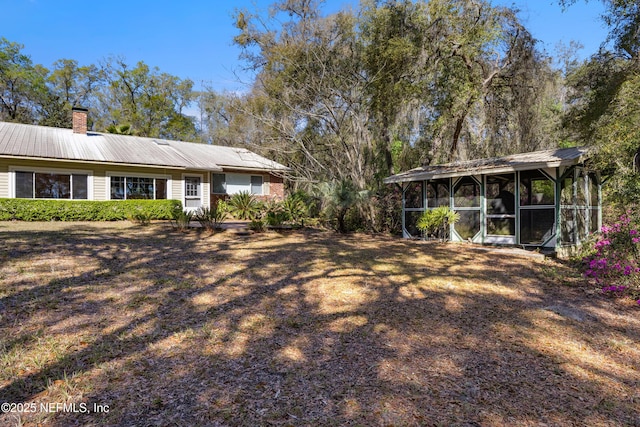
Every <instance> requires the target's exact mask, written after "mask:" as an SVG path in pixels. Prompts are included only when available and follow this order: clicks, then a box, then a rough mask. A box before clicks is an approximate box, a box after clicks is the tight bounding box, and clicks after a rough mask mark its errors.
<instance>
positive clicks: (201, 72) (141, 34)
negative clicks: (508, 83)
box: [0, 0, 607, 92]
mask: <svg viewBox="0 0 640 427" xmlns="http://www.w3.org/2000/svg"><path fill="white" fill-rule="evenodd" d="M272 2H273V1H272V0H226V1H220V0H182V1H180V2H176V1H165V0H129V1H123V0H88V1H87V0H82V1H80V0H58V1H54V0H0V11H2V15H3V16H2V19H1V20H0V37H4V38H6V39H7V40H9V41H12V42H17V43H20V44H22V45H24V50H23V53H26V54H27V55H29V56H30V57H31V60H32V61H33V63H34V64H42V65H44V66H45V67H51V65H52V64H53V62H55V61H56V60H58V59H75V60H77V61H78V63H79V64H80V65H89V64H98V63H99V62H100V61H101V60H103V59H105V58H107V57H109V56H120V57H124V58H125V62H126V63H127V64H130V65H131V66H134V65H135V63H137V62H138V61H144V62H145V63H146V64H147V65H149V66H152V67H158V68H159V69H160V71H161V72H165V73H169V74H172V75H174V76H177V77H179V78H181V79H186V78H189V79H191V80H192V81H194V83H195V87H196V89H198V88H200V87H202V86H204V85H206V86H208V87H213V88H214V89H215V90H217V91H221V92H222V91H242V90H243V89H244V88H246V86H245V84H246V83H250V81H249V80H250V77H248V76H247V75H246V74H245V76H244V77H242V78H241V81H239V80H238V77H237V75H242V73H241V68H242V66H243V63H242V62H241V61H240V60H239V59H238V56H239V53H240V50H239V49H238V48H237V47H235V46H233V37H234V36H235V35H236V34H237V30H236V29H235V28H234V26H233V19H232V14H233V12H234V10H236V9H237V8H247V9H249V10H255V9H256V7H258V8H260V9H262V10H266V8H267V6H268V5H269V4H271V3H272ZM357 3H358V2H357V0H351V1H349V0H326V1H325V3H324V5H323V7H322V10H323V12H325V13H333V12H336V11H338V10H340V9H343V8H348V7H352V8H355V5H357ZM492 3H493V4H494V5H504V6H515V7H516V8H518V9H520V12H519V15H518V16H519V17H520V19H521V21H522V22H523V24H524V25H525V27H527V28H528V29H529V31H530V32H531V33H532V34H533V36H534V37H535V38H536V39H538V40H539V43H540V45H539V46H540V47H541V48H542V49H544V50H546V51H547V52H548V53H549V54H550V55H552V56H555V51H556V45H557V44H558V42H561V43H564V44H565V45H568V44H569V42H570V41H571V40H574V41H577V42H579V43H581V44H582V45H583V46H584V49H582V50H581V51H580V53H579V55H580V57H581V58H586V57H588V56H589V55H591V54H592V53H595V52H596V51H597V50H598V47H599V46H600V44H601V43H602V42H603V41H604V40H605V38H606V35H607V30H606V28H605V27H604V24H602V22H601V21H600V20H599V16H600V14H601V13H602V4H601V2H600V1H599V0H590V1H588V2H585V1H584V0H579V1H578V2H577V3H576V4H575V5H573V6H571V7H570V8H568V9H567V10H566V11H563V10H562V8H561V6H559V5H558V4H557V0H492Z"/></svg>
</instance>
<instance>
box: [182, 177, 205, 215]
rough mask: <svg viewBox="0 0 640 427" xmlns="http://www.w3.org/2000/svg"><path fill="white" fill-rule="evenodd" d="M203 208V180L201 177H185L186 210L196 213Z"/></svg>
mask: <svg viewBox="0 0 640 427" xmlns="http://www.w3.org/2000/svg"><path fill="white" fill-rule="evenodd" d="M200 206H202V178H201V177H199V176H185V177H184V208H185V209H186V210H188V211H195V210H197V209H198V208H199V207H200Z"/></svg>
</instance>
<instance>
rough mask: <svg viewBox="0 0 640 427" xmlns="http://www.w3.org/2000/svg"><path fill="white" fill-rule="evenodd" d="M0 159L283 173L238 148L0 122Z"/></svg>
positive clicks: (268, 162)
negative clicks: (4, 157)
mask: <svg viewBox="0 0 640 427" xmlns="http://www.w3.org/2000/svg"><path fill="white" fill-rule="evenodd" d="M0 156H11V157H22V158H40V159H54V160H70V161H85V162H99V163H117V164H127V165H137V166H157V167H167V168H177V169H197V170H207V171H221V170H223V169H227V168H228V169H250V170H256V171H286V170H288V168H287V167H286V166H283V165H281V164H279V163H276V162H274V161H272V160H269V159H267V158H265V157H262V156H259V155H257V154H255V153H253V152H251V151H249V150H247V149H244V148H233V147H222V146H217V145H208V144H198V143H193V142H183V141H171V140H166V139H158V138H142V137H137V136H128V135H116V134H108V133H99V132H87V133H86V134H81V133H73V131H72V130H71V129H62V128H53V127H45V126H35V125H25V124H19V123H7V122H0Z"/></svg>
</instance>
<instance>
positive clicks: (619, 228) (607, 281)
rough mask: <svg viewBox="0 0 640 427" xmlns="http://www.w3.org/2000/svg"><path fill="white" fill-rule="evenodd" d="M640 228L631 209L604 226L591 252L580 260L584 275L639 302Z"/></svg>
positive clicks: (614, 293) (613, 291) (611, 291)
mask: <svg viewBox="0 0 640 427" xmlns="http://www.w3.org/2000/svg"><path fill="white" fill-rule="evenodd" d="M639 255H640V231H639V227H638V224H637V222H635V221H633V219H632V218H631V215H630V212H629V213H627V214H624V215H622V216H621V217H620V218H619V220H618V222H616V223H615V224H613V225H611V226H603V227H602V229H601V230H600V235H599V236H598V238H597V240H596V241H595V244H594V246H593V252H592V253H591V255H589V256H587V257H585V258H584V259H583V265H584V267H585V271H584V275H585V276H586V277H587V278H589V279H592V280H593V281H594V282H595V283H596V285H598V286H600V287H601V288H602V292H603V293H607V294H611V295H630V296H631V297H633V298H634V299H636V300H637V301H638V304H640V263H639V262H638V256H639Z"/></svg>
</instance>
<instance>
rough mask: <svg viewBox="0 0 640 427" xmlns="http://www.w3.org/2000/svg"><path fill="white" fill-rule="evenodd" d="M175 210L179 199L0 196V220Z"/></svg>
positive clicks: (115, 217) (105, 217)
mask: <svg viewBox="0 0 640 427" xmlns="http://www.w3.org/2000/svg"><path fill="white" fill-rule="evenodd" d="M177 211H182V203H180V201H179V200H104V201H103V200H53V199H50V200H34V199H0V221H11V220H19V221H122V220H126V219H135V218H144V219H145V220H146V221H149V220H156V219H166V220H168V219H171V218H173V217H174V215H175V212H177Z"/></svg>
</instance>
